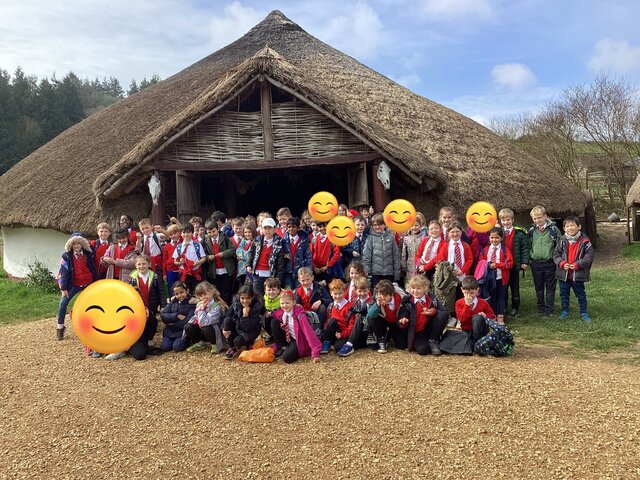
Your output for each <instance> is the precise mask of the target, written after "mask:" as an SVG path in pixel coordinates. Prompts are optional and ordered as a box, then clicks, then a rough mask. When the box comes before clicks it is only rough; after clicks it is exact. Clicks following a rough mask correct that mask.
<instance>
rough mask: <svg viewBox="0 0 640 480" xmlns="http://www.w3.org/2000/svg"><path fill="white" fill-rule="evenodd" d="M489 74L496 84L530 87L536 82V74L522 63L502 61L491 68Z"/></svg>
mask: <svg viewBox="0 0 640 480" xmlns="http://www.w3.org/2000/svg"><path fill="white" fill-rule="evenodd" d="M491 76H492V77H493V79H494V81H495V82H496V83H498V85H501V86H504V87H508V88H512V89H520V88H525V87H531V86H533V85H535V83H536V76H535V75H534V74H533V72H532V71H531V69H530V68H529V67H527V66H526V65H525V64H523V63H503V64H501V65H496V66H495V67H493V69H492V70H491Z"/></svg>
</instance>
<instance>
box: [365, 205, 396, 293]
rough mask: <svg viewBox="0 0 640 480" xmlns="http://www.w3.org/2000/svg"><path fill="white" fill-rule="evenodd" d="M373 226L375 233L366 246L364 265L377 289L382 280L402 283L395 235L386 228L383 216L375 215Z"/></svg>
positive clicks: (370, 236)
mask: <svg viewBox="0 0 640 480" xmlns="http://www.w3.org/2000/svg"><path fill="white" fill-rule="evenodd" d="M371 225H372V226H373V231H372V232H371V233H370V234H369V237H368V238H367V241H366V243H365V244H364V250H363V252H362V264H363V265H364V269H365V270H366V271H367V273H368V274H369V275H370V276H371V288H373V289H375V287H376V285H377V284H378V282H379V281H380V280H389V281H390V282H391V281H395V282H398V281H400V249H399V248H398V244H397V243H396V241H395V239H394V236H393V233H392V232H391V231H390V230H388V229H387V228H386V227H385V225H384V217H383V216H382V214H380V213H377V214H375V215H374V216H373V218H372V219H371Z"/></svg>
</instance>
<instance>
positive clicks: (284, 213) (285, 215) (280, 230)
mask: <svg viewBox="0 0 640 480" xmlns="http://www.w3.org/2000/svg"><path fill="white" fill-rule="evenodd" d="M276 218H277V219H278V227H277V228H276V233H277V234H278V236H279V237H280V238H284V234H285V233H287V222H288V221H289V219H290V218H291V210H289V209H288V208H287V207H282V208H280V209H279V210H278V211H277V212H276ZM296 226H297V225H296Z"/></svg>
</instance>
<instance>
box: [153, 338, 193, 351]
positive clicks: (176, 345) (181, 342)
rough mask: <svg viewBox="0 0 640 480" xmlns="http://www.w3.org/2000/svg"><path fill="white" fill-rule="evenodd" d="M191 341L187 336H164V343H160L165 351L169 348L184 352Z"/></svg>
mask: <svg viewBox="0 0 640 480" xmlns="http://www.w3.org/2000/svg"><path fill="white" fill-rule="evenodd" d="M189 344H190V342H189V340H187V339H186V338H184V339H183V338H182V337H181V336H180V337H176V338H171V337H162V343H161V344H160V348H161V349H162V350H164V351H165V352H168V351H169V350H173V351H174V352H182V351H183V350H185V349H186V348H187V347H188V346H189Z"/></svg>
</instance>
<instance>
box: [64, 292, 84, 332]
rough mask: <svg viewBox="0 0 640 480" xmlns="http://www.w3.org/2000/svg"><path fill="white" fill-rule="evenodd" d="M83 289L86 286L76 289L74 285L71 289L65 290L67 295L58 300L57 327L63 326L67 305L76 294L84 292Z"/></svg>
mask: <svg viewBox="0 0 640 480" xmlns="http://www.w3.org/2000/svg"><path fill="white" fill-rule="evenodd" d="M85 287H86V285H85V286H84V287H76V286H75V285H72V286H71V288H70V289H69V290H67V291H68V295H67V296H66V297H61V298H60V305H59V306H58V325H64V317H65V316H66V315H67V305H69V302H70V301H71V299H72V298H73V297H74V296H75V295H76V294H77V293H80V292H81V291H82V290H84V289H85Z"/></svg>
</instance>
